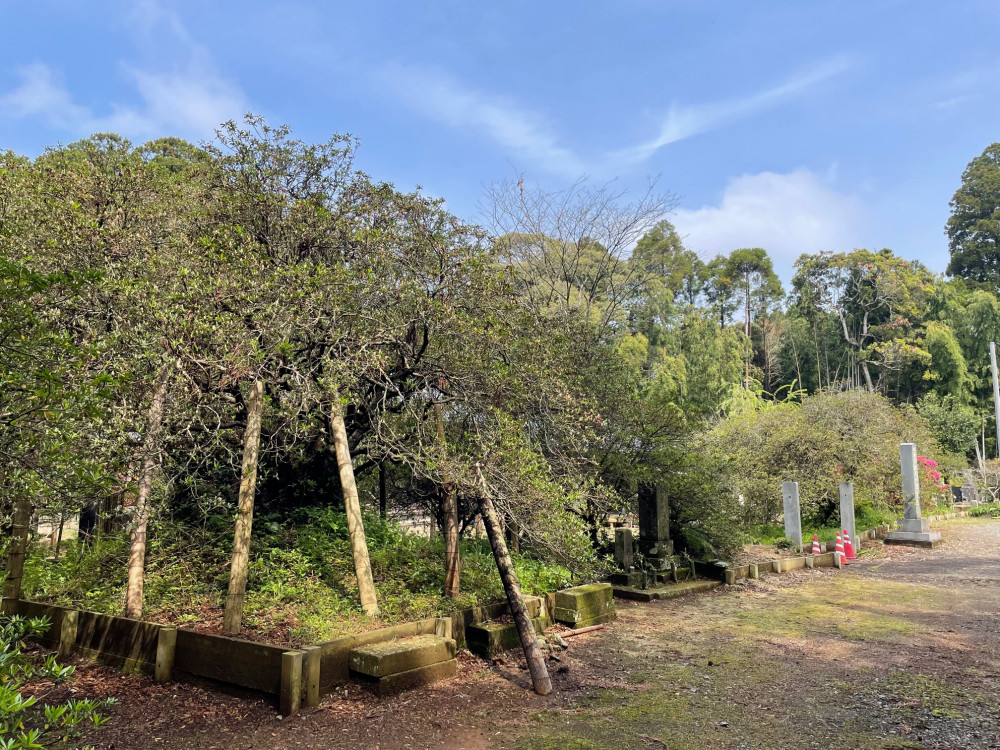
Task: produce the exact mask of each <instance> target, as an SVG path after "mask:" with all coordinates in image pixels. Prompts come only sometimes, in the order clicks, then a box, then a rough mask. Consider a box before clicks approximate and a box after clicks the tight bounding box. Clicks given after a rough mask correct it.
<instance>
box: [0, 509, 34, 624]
mask: <svg viewBox="0 0 1000 750" xmlns="http://www.w3.org/2000/svg"><path fill="white" fill-rule="evenodd" d="M31 513H32V508H31V503H30V502H28V501H27V500H18V501H17V503H16V504H15V505H14V519H13V523H12V524H11V537H13V538H12V540H11V543H10V548H9V549H8V551H7V575H6V577H5V578H4V584H3V602H2V604H0V613H2V614H5V615H13V614H15V613H16V611H17V600H18V599H20V598H21V578H22V577H23V575H24V556H25V554H26V552H27V549H28V533H29V532H30V531H31Z"/></svg>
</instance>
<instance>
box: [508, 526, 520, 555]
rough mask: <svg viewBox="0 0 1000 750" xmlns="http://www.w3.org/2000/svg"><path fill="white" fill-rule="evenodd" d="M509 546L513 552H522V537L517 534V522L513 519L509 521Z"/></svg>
mask: <svg viewBox="0 0 1000 750" xmlns="http://www.w3.org/2000/svg"><path fill="white" fill-rule="evenodd" d="M507 544H508V546H509V547H510V550H511V552H520V551H521V537H520V535H519V534H518V533H517V521H515V520H514V519H513V518H509V519H507Z"/></svg>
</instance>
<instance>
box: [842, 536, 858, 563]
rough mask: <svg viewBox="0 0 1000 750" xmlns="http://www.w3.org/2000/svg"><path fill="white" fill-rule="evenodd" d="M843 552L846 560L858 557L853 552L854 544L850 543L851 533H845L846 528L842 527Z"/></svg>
mask: <svg viewBox="0 0 1000 750" xmlns="http://www.w3.org/2000/svg"><path fill="white" fill-rule="evenodd" d="M844 552H846V553H847V559H848V560H856V559H857V557H858V556H857V555H855V554H854V545H853V544H851V535H850V534H848V533H847V529H844Z"/></svg>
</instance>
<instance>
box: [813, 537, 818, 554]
mask: <svg viewBox="0 0 1000 750" xmlns="http://www.w3.org/2000/svg"><path fill="white" fill-rule="evenodd" d="M813 554H814V555H818V554H820V549H819V537H818V536H816V535H815V534H813Z"/></svg>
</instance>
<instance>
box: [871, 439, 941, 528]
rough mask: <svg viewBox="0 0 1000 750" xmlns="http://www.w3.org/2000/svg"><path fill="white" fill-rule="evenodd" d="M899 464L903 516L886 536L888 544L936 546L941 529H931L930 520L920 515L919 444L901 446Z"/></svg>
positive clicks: (903, 444)
mask: <svg viewBox="0 0 1000 750" xmlns="http://www.w3.org/2000/svg"><path fill="white" fill-rule="evenodd" d="M899 465H900V469H901V470H902V474H903V517H902V518H901V519H899V522H898V524H897V525H898V527H899V528H898V529H897V530H895V531H890V532H889V533H888V534H886V536H885V543H886V544H907V545H910V546H912V547H934V545H935V544H937V543H938V542H939V541H941V532H940V531H931V526H930V521H928V520H927V519H924V518H921V517H920V477H919V476H918V474H917V446H916V445H915V444H914V443H902V444H900V446H899Z"/></svg>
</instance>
